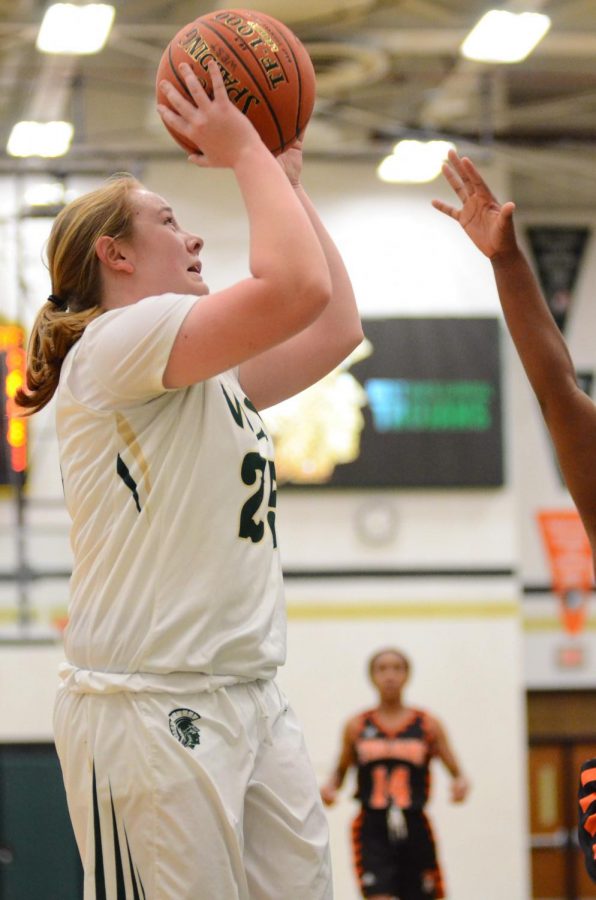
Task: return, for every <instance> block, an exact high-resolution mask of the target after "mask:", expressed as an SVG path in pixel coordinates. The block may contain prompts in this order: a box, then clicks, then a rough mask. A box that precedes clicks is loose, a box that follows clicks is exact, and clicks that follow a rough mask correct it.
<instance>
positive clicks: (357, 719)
mask: <svg viewBox="0 0 596 900" xmlns="http://www.w3.org/2000/svg"><path fill="white" fill-rule="evenodd" d="M375 712H376V708H375V707H371V708H370V709H363V710H361V711H360V712H357V713H355V714H354V715H353V716H351V718H349V719H348V721H347V722H346V728H345V730H346V733H347V734H351V735H354V736H356V735H358V734H359V733H360V732H361V731H362V729H363V728H364V726H365V724H366V722H367V721H368V720H369V719H370V717H371V716H372V715H374V713H375Z"/></svg>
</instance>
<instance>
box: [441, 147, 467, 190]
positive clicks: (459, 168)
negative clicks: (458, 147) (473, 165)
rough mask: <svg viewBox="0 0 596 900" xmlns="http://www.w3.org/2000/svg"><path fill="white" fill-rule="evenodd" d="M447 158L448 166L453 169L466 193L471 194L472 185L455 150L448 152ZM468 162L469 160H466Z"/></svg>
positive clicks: (462, 160)
mask: <svg viewBox="0 0 596 900" xmlns="http://www.w3.org/2000/svg"><path fill="white" fill-rule="evenodd" d="M447 157H448V159H449V163H450V165H451V166H452V168H453V169H455V171H456V172H457V174H458V175H459V177H460V179H461V181H462V184H463V185H464V186H465V187H466V188H467V189H468V192H470V193H471V189H472V183H471V181H470V177H469V174H468V171H467V169H466V167H465V165H464V159H463V158H462V157H461V156H459V155H458V154H457V153H456V151H455V150H450V151H449V153H448V154H447ZM468 162H469V160H468Z"/></svg>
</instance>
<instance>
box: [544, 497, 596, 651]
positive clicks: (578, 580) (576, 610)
mask: <svg viewBox="0 0 596 900" xmlns="http://www.w3.org/2000/svg"><path fill="white" fill-rule="evenodd" d="M537 518H538V524H539V526H540V531H541V534H542V539H543V543H544V547H545V550H546V553H547V556H548V560H549V563H550V571H551V578H552V582H553V590H554V591H555V593H556V594H558V596H559V599H560V601H561V617H562V621H563V626H564V628H565V630H566V631H568V632H570V633H571V634H577V633H578V632H580V631H582V629H583V628H584V625H585V623H586V616H587V601H588V594H589V592H590V591H591V590H592V588H593V584H594V566H593V562H592V548H591V547H590V542H589V540H588V536H587V534H586V531H585V529H584V526H583V524H582V521H581V519H580V517H579V514H578V512H577V511H576V510H575V509H559V510H540V511H539V512H538V513H537Z"/></svg>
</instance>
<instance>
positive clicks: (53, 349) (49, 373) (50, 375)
mask: <svg viewBox="0 0 596 900" xmlns="http://www.w3.org/2000/svg"><path fill="white" fill-rule="evenodd" d="M101 312H102V309H101V307H99V306H92V307H91V308H90V309H86V310H83V311H82V312H78V313H77V312H70V311H69V310H63V311H61V310H59V309H57V308H56V305H55V304H54V303H53V302H52V301H51V300H47V301H46V303H44V305H43V306H42V308H41V309H40V311H39V312H38V314H37V317H36V319H35V322H34V324H33V330H32V331H31V336H30V338H29V343H28V346H27V379H26V381H27V390H26V391H25V390H23V388H19V389H18V390H17V392H16V396H15V399H16V402H17V405H18V406H20V407H22V408H23V409H26V410H27V413H26V415H31V413H35V412H39V410H40V409H43V407H44V406H46V405H47V404H48V403H49V402H50V400H51V399H52V397H53V396H54V393H55V392H56V388H57V387H58V381H59V380H60V370H61V368H62V363H63V361H64V359H65V358H66V354H67V353H68V351H69V350H70V348H71V347H72V346H73V345H74V344H76V342H77V341H78V340H79V338H80V337H81V336H82V334H83V332H84V330H85V328H86V327H87V325H88V324H89V322H92V321H93V319H95V318H97V316H98V315H100V313H101Z"/></svg>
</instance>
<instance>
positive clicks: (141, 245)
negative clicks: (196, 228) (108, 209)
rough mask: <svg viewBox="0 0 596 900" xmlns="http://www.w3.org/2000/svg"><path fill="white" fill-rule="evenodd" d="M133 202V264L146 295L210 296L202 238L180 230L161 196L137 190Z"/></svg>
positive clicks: (133, 195) (134, 192)
mask: <svg viewBox="0 0 596 900" xmlns="http://www.w3.org/2000/svg"><path fill="white" fill-rule="evenodd" d="M131 199H132V205H133V211H134V219H133V222H134V224H133V235H132V240H131V242H130V243H131V248H132V262H133V264H134V266H135V273H136V275H137V277H138V278H139V279H140V280H141V281H142V283H143V291H144V296H152V295H156V294H165V293H168V292H172V293H176V294H196V295H197V296H200V295H201V294H208V293H209V288H208V287H207V285H206V284H205V282H204V281H203V279H202V277H201V265H202V264H201V262H200V260H199V254H200V251H201V249H202V247H203V241H202V240H201V238H199V237H197V236H196V235H195V234H191V233H190V232H188V231H184V230H183V229H182V228H181V227H180V225H179V224H178V222H177V220H176V217H175V215H174V212H173V210H172V209H171V207H170V206H169V205H168V203H167V202H166V201H165V200H164V199H163V197H160V196H159V195H158V194H153V193H151V191H146V190H135V191H133V192H132V198H131Z"/></svg>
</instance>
